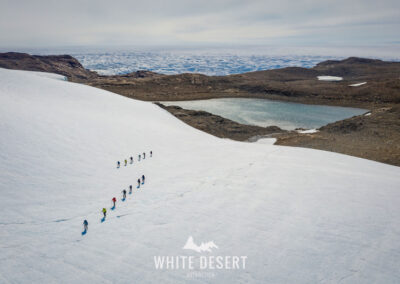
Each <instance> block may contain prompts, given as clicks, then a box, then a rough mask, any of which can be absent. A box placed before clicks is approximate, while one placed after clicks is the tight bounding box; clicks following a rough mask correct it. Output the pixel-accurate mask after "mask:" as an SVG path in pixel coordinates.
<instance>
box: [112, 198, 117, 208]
mask: <svg viewBox="0 0 400 284" xmlns="http://www.w3.org/2000/svg"><path fill="white" fill-rule="evenodd" d="M112 202H113V203H114V207H115V202H117V199H116V198H115V197H113V199H112Z"/></svg>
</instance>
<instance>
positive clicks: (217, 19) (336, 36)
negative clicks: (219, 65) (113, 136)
mask: <svg viewBox="0 0 400 284" xmlns="http://www.w3.org/2000/svg"><path fill="white" fill-rule="evenodd" d="M0 6H1V10H0V45H2V46H6V45H8V46H49V45H50V46H55V45H60V46H62V45H98V44H102V45H107V44H109V45H118V44H120V45H145V44H155V45H157V44H196V43H229V44H235V43H240V44H257V43H260V44H265V43H271V42H274V43H288V42H290V43H298V44H307V43H318V42H324V43H328V44H329V43H337V42H343V43H347V44H357V43H364V44H368V43H371V44H375V43H379V42H394V41H396V40H397V39H398V38H399V36H400V35H399V30H400V17H398V15H399V14H400V1H397V0H383V1H379V2H377V1H370V0H352V1H348V0H346V1H344V0H337V1H331V0H325V1H316V0H299V1H289V0H280V1H272V0H267V1H258V0H253V1H236V0H212V1H211V0H203V1H198V0H197V1H192V0H170V1H165V0H164V1H162V0H154V1H137V0H133V1H130V0H129V1H128V0H113V1H109V0H108V1H104V0H97V1H89V0H80V1H77V0H71V1H57V0H38V1H31V0H19V1H16V0H12V1H11V0H0Z"/></svg>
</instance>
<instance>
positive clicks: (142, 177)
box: [142, 175, 145, 184]
mask: <svg viewBox="0 0 400 284" xmlns="http://www.w3.org/2000/svg"><path fill="white" fill-rule="evenodd" d="M144 179H145V177H144V175H142V184H144Z"/></svg>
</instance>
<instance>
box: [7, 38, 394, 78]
mask: <svg viewBox="0 0 400 284" xmlns="http://www.w3.org/2000/svg"><path fill="white" fill-rule="evenodd" d="M6 51H10V50H8V49H4V48H3V49H2V48H0V52H6ZM13 51H19V52H27V53H30V54H40V55H49V54H70V55H72V56H74V57H75V58H77V59H78V60H79V61H80V62H81V63H82V65H83V66H84V67H86V68H88V69H91V70H94V71H97V72H99V73H100V74H102V75H116V74H126V73H130V72H134V71H137V70H150V71H154V72H158V73H162V74H180V73H202V74H205V75H229V74H239V73H244V72H250V71H258V70H268V69H275V68H283V67H289V66H299V67H306V68H310V67H313V66H315V65H316V64H317V63H319V62H321V61H325V60H340V59H344V58H347V57H350V56H358V57H367V58H378V59H383V60H392V61H400V55H399V54H400V45H391V46H375V47H374V46H370V47H366V46H363V47H359V46H341V47H334V46H329V47H299V46H291V47H290V46H289V47H288V46H286V47H285V46H273V45H271V46H219V47H215V46H214V47H205V46H203V47H193V46H192V47H176V46H175V47H173V46H169V47H154V46H153V47H75V48H73V47H70V48H62V47H60V48H36V49H32V48H31V49H26V48H23V49H18V48H17V49H13Z"/></svg>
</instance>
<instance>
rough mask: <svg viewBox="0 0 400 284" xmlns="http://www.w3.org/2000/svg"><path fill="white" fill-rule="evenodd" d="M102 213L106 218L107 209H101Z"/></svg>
mask: <svg viewBox="0 0 400 284" xmlns="http://www.w3.org/2000/svg"><path fill="white" fill-rule="evenodd" d="M102 212H103V215H104V218H106V214H107V209H106V208H103V210H102Z"/></svg>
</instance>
